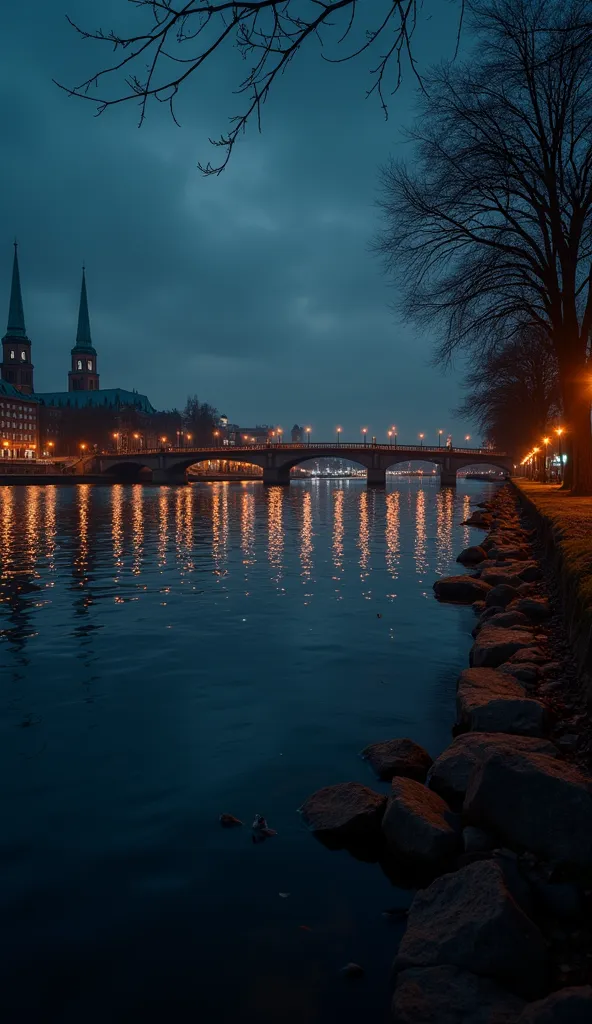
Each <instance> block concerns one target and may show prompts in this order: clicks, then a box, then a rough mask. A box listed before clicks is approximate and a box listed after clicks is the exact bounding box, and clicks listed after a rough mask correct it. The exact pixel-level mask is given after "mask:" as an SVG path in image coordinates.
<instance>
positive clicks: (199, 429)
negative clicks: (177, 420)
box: [183, 395, 218, 445]
mask: <svg viewBox="0 0 592 1024" xmlns="http://www.w3.org/2000/svg"><path fill="white" fill-rule="evenodd" d="M217 424H218V410H217V409H214V407H213V406H212V405H208V403H207V402H200V401H199V399H198V397H197V395H193V396H191V395H190V396H189V397H188V398H187V404H186V406H185V408H184V410H183V425H184V430H185V431H186V432H187V433H189V434H191V443H192V444H196V445H209V444H213V435H214V430H215V429H216V427H217Z"/></svg>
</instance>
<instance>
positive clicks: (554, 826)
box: [464, 749, 592, 867]
mask: <svg viewBox="0 0 592 1024" xmlns="http://www.w3.org/2000/svg"><path fill="white" fill-rule="evenodd" d="M464 811H465V815H466V817H467V820H468V821H469V822H470V823H471V824H474V825H478V826H480V827H481V828H485V829H486V830H491V831H494V832H496V833H497V834H498V835H499V836H501V837H502V839H503V840H504V841H505V842H506V843H507V844H508V845H509V846H512V847H518V848H525V849H527V850H530V851H532V852H533V853H536V854H538V856H539V857H541V858H543V859H544V860H549V861H552V862H556V863H560V864H566V865H576V866H581V867H591V866H592V784H591V780H590V779H589V778H587V777H586V776H584V775H582V774H581V772H579V771H578V770H577V768H574V767H573V766H572V765H569V764H566V763H565V762H563V761H558V760H556V759H555V758H552V757H548V756H546V755H545V754H534V753H530V752H528V751H526V750H518V749H515V750H503V751H492V752H491V753H490V754H489V755H488V756H487V757H486V758H485V759H484V760H483V761H482V763H481V764H480V765H479V766H478V767H477V768H476V769H475V771H474V773H473V774H472V775H471V778H470V780H469V785H468V788H467V794H466V797H465V802H464Z"/></svg>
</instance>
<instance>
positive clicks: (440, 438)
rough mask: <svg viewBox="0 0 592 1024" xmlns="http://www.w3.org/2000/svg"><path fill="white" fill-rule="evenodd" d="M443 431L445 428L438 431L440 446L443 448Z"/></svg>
mask: <svg viewBox="0 0 592 1024" xmlns="http://www.w3.org/2000/svg"><path fill="white" fill-rule="evenodd" d="M443 433H444V431H443V430H439V431H438V448H441V447H442V434H443Z"/></svg>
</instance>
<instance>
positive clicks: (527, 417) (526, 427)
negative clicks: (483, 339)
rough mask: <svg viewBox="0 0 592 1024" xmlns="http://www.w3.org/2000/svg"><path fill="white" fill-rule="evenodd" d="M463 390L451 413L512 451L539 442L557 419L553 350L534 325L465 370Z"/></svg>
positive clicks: (557, 382)
mask: <svg viewBox="0 0 592 1024" xmlns="http://www.w3.org/2000/svg"><path fill="white" fill-rule="evenodd" d="M464 388H465V391H466V398H465V400H464V402H463V404H462V405H461V406H460V408H459V409H457V410H456V412H455V415H457V416H459V417H462V418H464V419H470V420H472V421H473V422H474V423H476V425H477V426H478V427H479V430H480V431H481V433H482V436H483V437H484V438H486V439H487V440H488V441H492V442H493V443H494V444H495V446H496V448H498V449H503V450H505V451H509V452H510V453H512V454H516V455H517V454H519V453H520V452H522V451H523V450H524V449H526V448H530V447H531V446H532V445H533V444H536V443H539V444H540V440H541V437H542V435H543V433H544V432H545V431H546V430H548V429H549V425H550V424H551V423H553V422H557V421H558V419H559V417H560V408H561V403H560V397H559V380H558V373H557V361H556V359H555V354H554V352H553V350H552V349H551V347H550V345H549V341H548V338H547V336H546V335H545V334H542V332H540V331H537V330H534V329H533V330H530V331H526V332H524V333H523V334H522V335H520V336H518V337H516V338H514V339H513V340H512V341H510V342H509V344H508V345H506V346H505V347H504V348H502V349H500V350H499V351H493V352H489V354H487V355H486V356H485V357H484V359H483V361H482V362H481V361H480V362H479V363H478V364H476V365H475V366H474V367H473V369H471V370H470V372H469V373H468V374H467V376H466V378H465V380H464Z"/></svg>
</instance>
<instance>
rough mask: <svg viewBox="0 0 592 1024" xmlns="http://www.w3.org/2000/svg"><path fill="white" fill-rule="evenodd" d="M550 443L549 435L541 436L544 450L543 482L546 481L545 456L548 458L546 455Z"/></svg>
mask: <svg viewBox="0 0 592 1024" xmlns="http://www.w3.org/2000/svg"><path fill="white" fill-rule="evenodd" d="M550 443H551V438H550V437H544V438H543V444H544V446H545V450H544V454H543V483H544V484H546V483H547V458H548V455H549V444H550Z"/></svg>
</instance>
